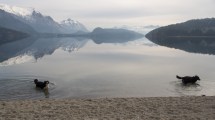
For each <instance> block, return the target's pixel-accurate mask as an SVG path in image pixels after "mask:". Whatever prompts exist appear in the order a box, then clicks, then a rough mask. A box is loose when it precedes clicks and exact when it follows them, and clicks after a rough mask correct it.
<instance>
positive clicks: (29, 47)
mask: <svg viewBox="0 0 215 120" xmlns="http://www.w3.org/2000/svg"><path fill="white" fill-rule="evenodd" d="M91 39H92V41H94V42H95V43H96V44H101V43H126V42H128V41H133V40H136V39H137V38H133V39H132V38H128V39H126V38H123V37H122V38H114V37H109V38H106V37H100V38H91ZM88 40H89V39H87V38H78V37H68V38H34V37H30V38H26V39H22V40H17V41H13V42H7V43H0V65H4V66H5V65H13V64H21V63H25V62H29V61H36V60H37V59H39V58H42V57H44V56H45V55H51V54H53V53H54V51H55V50H56V49H59V48H60V49H62V50H64V51H67V52H72V51H75V50H78V49H80V48H82V47H83V46H84V45H85V44H86V43H87V41H88Z"/></svg>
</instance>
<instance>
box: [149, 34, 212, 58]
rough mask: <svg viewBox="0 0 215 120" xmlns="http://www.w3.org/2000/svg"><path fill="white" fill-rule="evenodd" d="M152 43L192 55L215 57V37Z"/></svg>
mask: <svg viewBox="0 0 215 120" xmlns="http://www.w3.org/2000/svg"><path fill="white" fill-rule="evenodd" d="M151 41H152V42H154V43H156V44H158V45H161V46H166V47H170V48H176V49H180V50H184V51H187V52H191V53H200V54H211V55H215V37H198V36H196V37H195V36H194V37H167V38H165V39H161V40H151Z"/></svg>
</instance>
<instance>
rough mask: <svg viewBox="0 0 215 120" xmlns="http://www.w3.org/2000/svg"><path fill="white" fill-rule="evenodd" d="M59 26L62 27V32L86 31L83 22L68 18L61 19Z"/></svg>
mask: <svg viewBox="0 0 215 120" xmlns="http://www.w3.org/2000/svg"><path fill="white" fill-rule="evenodd" d="M60 26H62V27H63V31H64V33H76V32H79V31H81V32H88V30H87V29H86V27H85V26H84V25H83V24H81V23H80V22H78V21H75V20H72V19H70V18H68V19H67V20H63V21H61V22H60Z"/></svg>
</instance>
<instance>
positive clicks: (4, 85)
mask: <svg viewBox="0 0 215 120" xmlns="http://www.w3.org/2000/svg"><path fill="white" fill-rule="evenodd" d="M35 78H39V80H41V81H44V80H49V79H48V78H47V77H38V76H37V77H35V76H15V77H7V78H0V100H8V99H9V100H16V99H42V98H49V97H52V93H53V91H55V88H56V85H55V84H54V83H53V82H52V81H50V80H49V81H50V84H49V89H48V90H41V89H39V88H36V87H35V84H34V82H33V80H34V79H35Z"/></svg>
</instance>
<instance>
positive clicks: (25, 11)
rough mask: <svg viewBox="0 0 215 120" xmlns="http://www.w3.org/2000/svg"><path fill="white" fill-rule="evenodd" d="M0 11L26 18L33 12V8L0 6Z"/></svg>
mask: <svg viewBox="0 0 215 120" xmlns="http://www.w3.org/2000/svg"><path fill="white" fill-rule="evenodd" d="M0 9H1V10H4V11H6V12H9V13H12V14H15V15H18V16H23V17H25V16H28V15H31V14H32V12H33V11H34V9H33V8H22V7H17V6H9V5H6V4H0Z"/></svg>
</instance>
